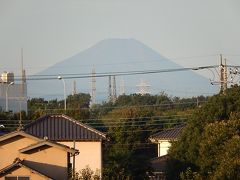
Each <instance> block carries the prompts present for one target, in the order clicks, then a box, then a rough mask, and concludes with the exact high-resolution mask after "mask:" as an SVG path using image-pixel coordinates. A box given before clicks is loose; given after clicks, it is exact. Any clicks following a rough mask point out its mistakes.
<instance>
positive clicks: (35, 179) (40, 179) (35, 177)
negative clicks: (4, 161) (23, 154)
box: [0, 167, 48, 180]
mask: <svg viewBox="0 0 240 180" xmlns="http://www.w3.org/2000/svg"><path fill="white" fill-rule="evenodd" d="M19 175H21V176H29V177H30V180H47V179H48V178H46V177H44V176H40V175H39V174H37V173H35V172H32V171H30V170H29V169H27V168H25V167H20V168H18V169H16V170H15V171H13V172H11V173H9V174H6V176H19ZM4 179H5V176H4V177H1V178H0V180H4Z"/></svg>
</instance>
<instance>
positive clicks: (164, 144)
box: [158, 140, 171, 157]
mask: <svg viewBox="0 0 240 180" xmlns="http://www.w3.org/2000/svg"><path fill="white" fill-rule="evenodd" d="M170 147H171V143H170V141H167V140H166V141H158V157H160V156H164V155H167V154H168V149H169V148H170Z"/></svg>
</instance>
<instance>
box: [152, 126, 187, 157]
mask: <svg viewBox="0 0 240 180" xmlns="http://www.w3.org/2000/svg"><path fill="white" fill-rule="evenodd" d="M184 127H185V124H180V125H177V126H175V127H173V128H168V129H164V130H163V131H160V132H158V133H156V134H154V135H152V136H151V137H150V138H149V139H150V141H151V142H153V143H157V144H158V157H161V156H164V155H167V152H168V149H169V148H170V147H171V142H172V141H176V140H177V138H178V137H179V136H180V133H181V132H182V130H183V129H184Z"/></svg>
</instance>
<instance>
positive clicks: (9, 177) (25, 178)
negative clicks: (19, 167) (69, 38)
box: [5, 176, 30, 180]
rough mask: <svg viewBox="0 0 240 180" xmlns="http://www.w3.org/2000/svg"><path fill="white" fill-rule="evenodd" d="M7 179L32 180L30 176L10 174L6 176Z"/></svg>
mask: <svg viewBox="0 0 240 180" xmlns="http://www.w3.org/2000/svg"><path fill="white" fill-rule="evenodd" d="M5 180H30V177H28V176H8V177H5Z"/></svg>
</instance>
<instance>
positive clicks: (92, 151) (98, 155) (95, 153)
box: [59, 142, 102, 172]
mask: <svg viewBox="0 0 240 180" xmlns="http://www.w3.org/2000/svg"><path fill="white" fill-rule="evenodd" d="M59 143H62V144H64V145H67V146H69V147H73V142H59ZM101 144H102V143H101V142H76V145H75V148H76V149H78V150H79V152H80V153H79V155H77V156H76V158H75V162H76V165H75V167H76V172H78V171H79V170H81V169H83V168H85V167H86V166H87V165H89V167H90V168H91V169H92V170H93V171H96V170H97V169H98V170H100V172H101V170H102V146H101ZM71 162H72V158H71Z"/></svg>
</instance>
